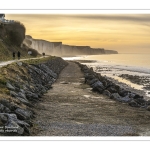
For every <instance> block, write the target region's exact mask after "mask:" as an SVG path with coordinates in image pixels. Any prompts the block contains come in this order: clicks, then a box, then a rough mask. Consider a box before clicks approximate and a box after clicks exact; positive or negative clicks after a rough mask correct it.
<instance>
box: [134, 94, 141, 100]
mask: <svg viewBox="0 0 150 150" xmlns="http://www.w3.org/2000/svg"><path fill="white" fill-rule="evenodd" d="M137 98H143V96H140V95H138V94H136V95H135V96H134V99H137Z"/></svg>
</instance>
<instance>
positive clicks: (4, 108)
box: [0, 104, 11, 113]
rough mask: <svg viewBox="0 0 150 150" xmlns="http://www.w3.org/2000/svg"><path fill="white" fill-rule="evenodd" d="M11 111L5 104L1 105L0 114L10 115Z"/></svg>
mask: <svg viewBox="0 0 150 150" xmlns="http://www.w3.org/2000/svg"><path fill="white" fill-rule="evenodd" d="M10 112H11V111H10V109H9V108H7V107H6V106H4V105H3V104H0V113H10Z"/></svg>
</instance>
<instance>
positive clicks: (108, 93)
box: [103, 90, 111, 97]
mask: <svg viewBox="0 0 150 150" xmlns="http://www.w3.org/2000/svg"><path fill="white" fill-rule="evenodd" d="M103 94H104V95H107V96H108V97H110V96H111V93H110V92H109V91H108V90H104V92H103Z"/></svg>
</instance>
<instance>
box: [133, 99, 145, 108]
mask: <svg viewBox="0 0 150 150" xmlns="http://www.w3.org/2000/svg"><path fill="white" fill-rule="evenodd" d="M134 101H135V102H136V103H138V104H139V105H141V106H145V105H146V101H145V100H144V99H143V98H137V99H134Z"/></svg>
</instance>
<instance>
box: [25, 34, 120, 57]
mask: <svg viewBox="0 0 150 150" xmlns="http://www.w3.org/2000/svg"><path fill="white" fill-rule="evenodd" d="M23 44H24V45H26V46H27V47H29V48H32V49H35V50H37V51H38V52H39V53H41V54H42V53H46V54H48V55H54V56H61V57H62V56H77V55H101V54H117V53H118V52H117V51H114V50H105V49H103V48H91V47H90V46H75V45H65V44H63V43H62V42H50V41H45V40H41V39H33V38H32V37H31V36H30V35H26V36H25V39H24V41H23Z"/></svg>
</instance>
